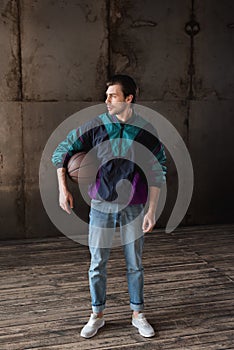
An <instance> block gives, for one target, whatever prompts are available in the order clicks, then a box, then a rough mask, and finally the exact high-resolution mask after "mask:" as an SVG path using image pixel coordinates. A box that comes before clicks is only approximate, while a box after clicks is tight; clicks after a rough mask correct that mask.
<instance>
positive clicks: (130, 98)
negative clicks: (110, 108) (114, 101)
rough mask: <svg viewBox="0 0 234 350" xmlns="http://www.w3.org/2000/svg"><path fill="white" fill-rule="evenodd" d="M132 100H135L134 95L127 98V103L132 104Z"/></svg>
mask: <svg viewBox="0 0 234 350" xmlns="http://www.w3.org/2000/svg"><path fill="white" fill-rule="evenodd" d="M132 100H133V95H128V96H127V97H126V98H125V101H126V102H127V103H131V102H132Z"/></svg>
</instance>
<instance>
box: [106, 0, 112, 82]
mask: <svg viewBox="0 0 234 350" xmlns="http://www.w3.org/2000/svg"><path fill="white" fill-rule="evenodd" d="M110 1H111V0H107V1H106V7H107V10H106V26H107V61H108V63H107V76H108V79H109V77H110V74H111V67H110V59H111V49H110V11H111V9H110V6H111V5H110Z"/></svg>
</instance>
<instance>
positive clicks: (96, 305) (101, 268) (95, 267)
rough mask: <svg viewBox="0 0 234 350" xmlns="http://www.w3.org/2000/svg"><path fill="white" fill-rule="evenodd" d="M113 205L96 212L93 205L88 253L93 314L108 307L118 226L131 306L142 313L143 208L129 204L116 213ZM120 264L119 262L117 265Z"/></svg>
mask: <svg viewBox="0 0 234 350" xmlns="http://www.w3.org/2000/svg"><path fill="white" fill-rule="evenodd" d="M108 205H110V211H109V212H106V209H105V212H103V211H102V207H101V204H100V210H97V208H98V206H96V205H95V208H94V207H93V206H92V203H91V210H90V225H89V250H90V254H91V264H90V269H89V285H90V294H91V301H92V309H93V312H96V313H98V312H101V311H103V310H104V309H105V304H106V280H107V273H106V267H107V262H108V259H109V255H110V249H111V246H112V242H113V237H114V234H115V231H116V226H117V223H118V224H119V228H120V238H121V244H122V246H123V251H124V256H125V261H126V267H127V282H128V292H129V297H130V307H131V309H132V310H135V311H141V310H143V308H144V297H143V288H144V270H143V266H142V251H143V244H144V235H143V231H142V228H141V226H142V220H143V215H144V213H143V211H144V208H143V205H141V204H140V205H130V206H128V207H126V208H124V209H121V210H119V211H117V208H116V205H111V204H108ZM116 263H118V262H116Z"/></svg>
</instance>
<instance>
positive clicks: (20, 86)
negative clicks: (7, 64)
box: [16, 0, 24, 101]
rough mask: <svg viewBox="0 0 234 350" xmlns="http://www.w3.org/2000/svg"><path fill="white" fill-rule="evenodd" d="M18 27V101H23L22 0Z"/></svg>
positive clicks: (18, 9)
mask: <svg viewBox="0 0 234 350" xmlns="http://www.w3.org/2000/svg"><path fill="white" fill-rule="evenodd" d="M16 3H17V13H18V18H17V29H18V39H17V41H18V65H19V66H18V71H19V81H18V101H23V99H24V96H23V77H22V47H21V6H20V0H17V2H16Z"/></svg>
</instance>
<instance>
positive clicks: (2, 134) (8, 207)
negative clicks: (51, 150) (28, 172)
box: [0, 102, 25, 239]
mask: <svg viewBox="0 0 234 350" xmlns="http://www.w3.org/2000/svg"><path fill="white" fill-rule="evenodd" d="M22 154H23V152H22V116H21V105H20V103H17V102H1V103H0V198H1V200H0V206H1V210H0V232H1V234H0V237H1V239H2V238H4V239H8V238H20V237H21V236H22V235H24V215H25V213H24V190H23V188H24V178H23V173H24V169H23V166H24V160H23V157H22Z"/></svg>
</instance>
